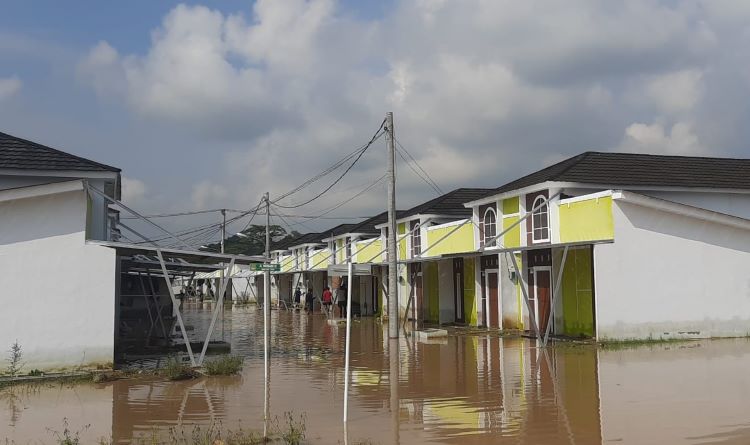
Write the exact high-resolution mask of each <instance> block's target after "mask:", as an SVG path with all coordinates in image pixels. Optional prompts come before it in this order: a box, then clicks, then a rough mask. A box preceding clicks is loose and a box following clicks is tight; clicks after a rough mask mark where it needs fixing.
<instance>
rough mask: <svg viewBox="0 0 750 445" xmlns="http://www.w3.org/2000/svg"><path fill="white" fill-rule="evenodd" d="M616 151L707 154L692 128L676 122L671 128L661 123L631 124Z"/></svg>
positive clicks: (684, 123)
mask: <svg viewBox="0 0 750 445" xmlns="http://www.w3.org/2000/svg"><path fill="white" fill-rule="evenodd" d="M617 150H618V151H625V152H634V153H653V154H668V155H706V154H708V150H707V149H706V147H705V146H703V145H702V144H701V142H700V140H699V139H698V136H696V135H695V133H694V130H693V126H692V125H691V124H689V123H686V122H677V123H675V124H674V125H672V127H671V128H665V126H664V125H663V124H661V123H654V124H651V125H648V124H642V123H635V124H632V125H630V126H629V127H628V128H627V129H625V137H624V139H623V141H622V143H621V144H620V146H619V147H618V149H617Z"/></svg>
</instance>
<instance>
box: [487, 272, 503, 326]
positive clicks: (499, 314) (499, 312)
mask: <svg viewBox="0 0 750 445" xmlns="http://www.w3.org/2000/svg"><path fill="white" fill-rule="evenodd" d="M483 272H484V283H483V284H484V286H483V288H484V292H482V294H483V295H485V299H484V306H485V307H484V317H482V318H484V326H485V327H487V328H489V327H490V279H489V275H490V274H491V273H494V274H497V324H498V328H499V329H502V328H503V321H502V320H503V317H502V307H503V305H502V304H501V302H500V269H499V268H497V269H485V270H484V271H483Z"/></svg>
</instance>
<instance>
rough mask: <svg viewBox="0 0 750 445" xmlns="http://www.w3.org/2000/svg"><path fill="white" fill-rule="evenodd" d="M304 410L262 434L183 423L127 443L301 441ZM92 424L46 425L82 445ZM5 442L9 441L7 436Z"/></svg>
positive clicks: (103, 444)
mask: <svg viewBox="0 0 750 445" xmlns="http://www.w3.org/2000/svg"><path fill="white" fill-rule="evenodd" d="M306 419H307V417H306V416H305V414H301V415H300V416H295V415H294V414H293V413H291V412H285V413H284V417H283V420H280V419H279V418H278V417H275V418H274V420H273V421H272V427H271V432H270V433H269V437H264V436H263V434H262V433H260V432H258V431H252V430H247V429H243V428H242V426H241V425H238V428H237V429H235V430H231V429H227V428H224V427H223V425H222V424H221V423H220V422H219V423H211V424H208V425H194V426H189V427H187V426H184V425H177V426H173V427H171V428H169V429H161V430H160V429H156V428H154V429H152V430H151V431H150V432H149V433H144V434H141V435H139V436H137V437H134V438H133V439H132V440H131V441H130V442H129V443H130V444H131V445H261V444H266V443H273V444H285V445H301V444H302V443H303V441H304V440H305V431H306V429H307V427H306V424H305V423H306ZM90 427H91V425H85V426H84V427H83V428H81V429H79V430H76V429H74V428H73V427H71V426H70V425H69V423H68V419H63V425H62V430H55V429H51V428H47V432H48V433H49V434H50V435H51V436H52V438H53V443H55V444H57V445H81V443H83V442H82V439H81V434H82V433H83V432H85V431H87V430H88V429H89V428H90ZM0 443H2V439H0ZM5 443H6V445H7V444H10V443H12V442H8V440H7V439H6V441H5ZM96 443H97V444H98V445H114V441H113V440H112V439H111V438H107V437H101V438H99V440H98V441H96ZM356 443H359V444H362V445H364V444H368V445H369V444H371V442H356Z"/></svg>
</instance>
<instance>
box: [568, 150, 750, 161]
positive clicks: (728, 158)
mask: <svg viewBox="0 0 750 445" xmlns="http://www.w3.org/2000/svg"><path fill="white" fill-rule="evenodd" d="M585 154H596V155H620V156H650V157H655V158H670V159H720V160H724V161H745V162H746V161H747V160H748V158H734V157H723V156H697V155H670V154H660V153H640V152H638V153H636V152H626V151H598V150H591V151H586V152H584V153H581V154H579V155H578V156H581V155H585ZM568 159H570V158H568Z"/></svg>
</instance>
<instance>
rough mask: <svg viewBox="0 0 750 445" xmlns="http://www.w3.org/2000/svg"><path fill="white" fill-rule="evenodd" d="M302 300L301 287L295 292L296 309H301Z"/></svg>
mask: <svg viewBox="0 0 750 445" xmlns="http://www.w3.org/2000/svg"><path fill="white" fill-rule="evenodd" d="M301 298H302V291H301V290H300V288H299V286H297V289H295V291H294V307H295V308H297V309H299V303H300V299H301Z"/></svg>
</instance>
